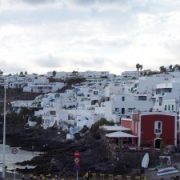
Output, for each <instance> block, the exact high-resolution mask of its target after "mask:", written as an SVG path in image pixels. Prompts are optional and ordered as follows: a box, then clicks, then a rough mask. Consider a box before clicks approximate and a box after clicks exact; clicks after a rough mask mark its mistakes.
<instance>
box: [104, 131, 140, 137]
mask: <svg viewBox="0 0 180 180" xmlns="http://www.w3.org/2000/svg"><path fill="white" fill-rule="evenodd" d="M106 137H108V138H137V136H134V135H132V134H128V133H125V132H121V131H117V132H113V133H109V134H106Z"/></svg>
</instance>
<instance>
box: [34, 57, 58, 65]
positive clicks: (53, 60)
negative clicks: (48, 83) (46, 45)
mask: <svg viewBox="0 0 180 180" xmlns="http://www.w3.org/2000/svg"><path fill="white" fill-rule="evenodd" d="M34 62H35V64H37V65H38V66H41V67H43V68H56V67H59V66H61V64H60V60H59V59H58V58H57V57H55V56H53V55H47V56H45V57H41V58H40V59H37V60H36V61H34Z"/></svg>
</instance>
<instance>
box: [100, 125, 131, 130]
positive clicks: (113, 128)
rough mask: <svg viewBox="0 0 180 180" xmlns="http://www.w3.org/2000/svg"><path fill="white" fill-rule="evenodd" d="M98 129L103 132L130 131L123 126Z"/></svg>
mask: <svg viewBox="0 0 180 180" xmlns="http://www.w3.org/2000/svg"><path fill="white" fill-rule="evenodd" d="M100 128H101V129H104V130H105V131H130V129H129V128H126V127H123V126H101V127H100Z"/></svg>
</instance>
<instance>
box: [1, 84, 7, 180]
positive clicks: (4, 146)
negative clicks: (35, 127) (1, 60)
mask: <svg viewBox="0 0 180 180" xmlns="http://www.w3.org/2000/svg"><path fill="white" fill-rule="evenodd" d="M5 157H6V83H5V82H4V123H3V166H2V178H3V179H5V168H6V163H5V162H6V158H5Z"/></svg>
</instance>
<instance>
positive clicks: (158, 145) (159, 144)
mask: <svg viewBox="0 0 180 180" xmlns="http://www.w3.org/2000/svg"><path fill="white" fill-rule="evenodd" d="M160 147H161V139H159V138H158V139H155V148H157V149H160Z"/></svg>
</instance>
